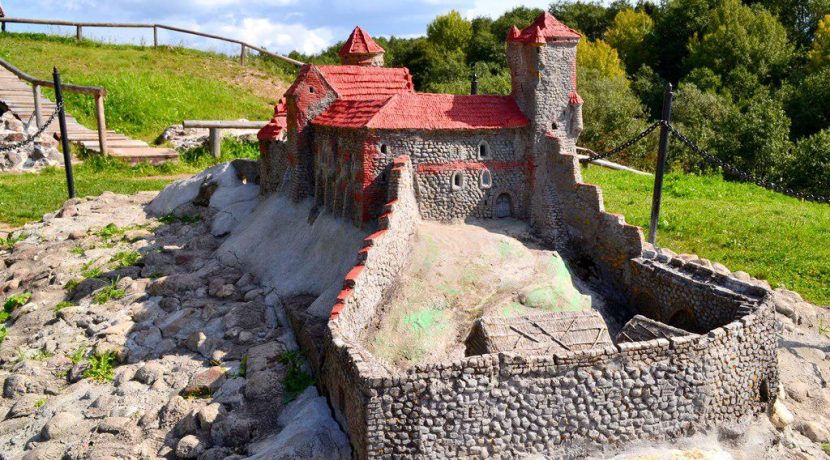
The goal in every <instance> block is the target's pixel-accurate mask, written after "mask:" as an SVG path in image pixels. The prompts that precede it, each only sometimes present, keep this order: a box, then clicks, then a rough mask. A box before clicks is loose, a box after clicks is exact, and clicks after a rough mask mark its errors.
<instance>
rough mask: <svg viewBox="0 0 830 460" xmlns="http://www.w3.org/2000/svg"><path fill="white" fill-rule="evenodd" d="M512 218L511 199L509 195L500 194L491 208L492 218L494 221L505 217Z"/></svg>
mask: <svg viewBox="0 0 830 460" xmlns="http://www.w3.org/2000/svg"><path fill="white" fill-rule="evenodd" d="M512 216H513V198H511V197H510V194H509V193H502V194H501V195H499V196H498V197H497V198H496V203H495V205H494V206H493V217H495V218H496V219H503V218H505V217H512Z"/></svg>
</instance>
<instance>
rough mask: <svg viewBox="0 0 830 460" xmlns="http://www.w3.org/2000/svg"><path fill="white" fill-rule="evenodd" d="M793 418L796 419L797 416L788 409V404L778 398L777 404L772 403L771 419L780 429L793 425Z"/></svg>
mask: <svg viewBox="0 0 830 460" xmlns="http://www.w3.org/2000/svg"><path fill="white" fill-rule="evenodd" d="M793 420H795V417H793V414H792V412H790V410H789V409H787V406H785V405H784V403H783V402H781V400H776V401H775V404H773V405H772V414H771V415H770V421H771V422H772V424H773V425H774V426H775V427H776V428H778V429H779V430H783V429H784V428H786V427H787V426H789V425H791V424H792V423H793Z"/></svg>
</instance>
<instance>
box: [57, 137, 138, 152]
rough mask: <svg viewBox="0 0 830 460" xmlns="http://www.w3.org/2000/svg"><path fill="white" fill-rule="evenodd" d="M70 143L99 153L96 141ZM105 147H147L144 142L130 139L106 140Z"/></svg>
mask: <svg viewBox="0 0 830 460" xmlns="http://www.w3.org/2000/svg"><path fill="white" fill-rule="evenodd" d="M72 142H75V143H77V144H81V145H83V146H84V148H86V149H89V150H97V151H101V147H100V145H99V144H98V141H97V140H95V141H76V140H74V139H72ZM107 147H108V148H110V149H112V148H121V147H149V145H147V143H146V142H142V141H134V140H132V139H107Z"/></svg>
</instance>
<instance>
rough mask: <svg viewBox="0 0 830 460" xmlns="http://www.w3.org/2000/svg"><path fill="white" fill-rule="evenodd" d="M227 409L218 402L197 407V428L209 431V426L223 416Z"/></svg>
mask: <svg viewBox="0 0 830 460" xmlns="http://www.w3.org/2000/svg"><path fill="white" fill-rule="evenodd" d="M226 413H227V411H225V408H224V407H222V405H221V404H219V403H212V404H208V405H207V406H205V407H203V408H201V409H199V413H198V414H197V417H198V420H199V428H201V429H202V430H204V431H210V427H211V426H213V424H214V423H216V422H217V421H219V420H221V418H222V417H224V416H225V414H226Z"/></svg>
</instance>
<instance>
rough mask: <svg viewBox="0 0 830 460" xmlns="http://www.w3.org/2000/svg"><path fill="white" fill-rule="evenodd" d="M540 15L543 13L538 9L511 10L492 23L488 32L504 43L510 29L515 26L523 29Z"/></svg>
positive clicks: (521, 7)
mask: <svg viewBox="0 0 830 460" xmlns="http://www.w3.org/2000/svg"><path fill="white" fill-rule="evenodd" d="M542 13H544V11H542V10H540V9H538V8H526V7H524V6H520V7H518V8H513V9H512V10H510V11H507V12H506V13H504V14H503V15H501V16H499V18H498V19H496V20H495V21H493V24H492V26H491V28H490V31H491V32H492V33H493V35H494V36H495V37H496V39H498V40H501V42H502V43H504V41H505V40H506V39H507V32H509V31H510V28H511V27H513V26H516V27H518V28H519V29H524V28H525V27H527V26H529V25H530V23H532V22H533V21H534V20H535V19H536V18H537V17H539V15H540V14H542Z"/></svg>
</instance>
